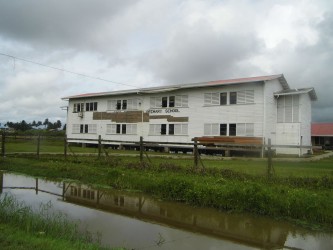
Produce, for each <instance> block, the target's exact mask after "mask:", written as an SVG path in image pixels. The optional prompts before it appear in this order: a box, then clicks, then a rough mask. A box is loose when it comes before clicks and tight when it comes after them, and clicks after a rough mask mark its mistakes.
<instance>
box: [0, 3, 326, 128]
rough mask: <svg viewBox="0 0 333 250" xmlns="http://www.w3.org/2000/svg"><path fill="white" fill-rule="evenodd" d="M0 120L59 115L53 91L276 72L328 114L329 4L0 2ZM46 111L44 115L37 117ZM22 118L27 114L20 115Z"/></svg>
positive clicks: (318, 117)
mask: <svg viewBox="0 0 333 250" xmlns="http://www.w3.org/2000/svg"><path fill="white" fill-rule="evenodd" d="M0 6H1V8H0V53H5V54H11V55H15V56H17V57H21V58H27V59H30V60H31V61H36V62H40V63H42V64H46V65H50V66H54V67H57V68H64V69H67V70H70V71H74V72H78V73H82V74H86V75H91V76H96V77H97V78H103V79H108V80H110V81H111V82H103V81H99V80H95V79H91V78H84V77H80V76H77V75H73V74H68V73H64V72H60V71H59V72H58V71H54V70H51V69H48V68H45V67H41V66H37V65H33V64H29V63H27V62H22V61H19V60H16V61H15V60H13V58H7V57H2V56H0V71H1V74H0V86H1V88H2V89H1V92H0V98H1V102H2V105H1V107H0V122H1V121H4V120H8V119H15V120H20V119H21V117H25V119H27V120H29V119H30V118H34V119H35V118H36V117H38V116H40V117H42V119H44V118H46V117H48V118H51V117H62V119H63V120H64V119H65V114H64V113H62V112H63V111H61V110H60V109H59V106H62V105H64V104H65V103H64V102H63V101H61V97H64V96H68V95H73V94H79V93H85V92H98V91H112V90H118V89H125V88H130V87H129V86H126V85H121V84H116V83H112V81H113V82H120V83H125V84H128V85H131V86H136V87H141V86H145V87H147V86H154V85H161V84H167V83H168V84H174V83H188V82H200V81H208V80H217V79H226V78H237V77H246V76H258V75H266V74H278V73H284V74H285V76H286V78H287V80H288V82H289V84H290V86H291V87H298V88H300V87H311V86H313V87H315V89H316V92H317V94H318V98H319V100H318V102H316V103H314V109H313V119H314V120H315V121H332V122H333V116H332V112H331V110H332V108H333V103H332V101H331V97H330V93H333V92H332V91H333V89H332V87H331V82H330V81H331V79H333V75H332V74H333V73H332V70H331V69H330V68H331V66H332V65H333V55H332V54H333V53H332V52H331V51H333V28H332V27H333V18H332V16H333V2H332V1H328V0H327V1H326V0H318V1H310V0H303V1H289V0H272V1H263V0H257V1H252V0H233V1H231V0H224V1H202V0H182V1H179V0H160V1H155V0H123V1H107V0H96V1H90V0H73V1H55V0H47V1H37V0H26V1H23V2H22V1H6V0H0ZM45 116H46V117H45ZM29 117H30V118H29Z"/></svg>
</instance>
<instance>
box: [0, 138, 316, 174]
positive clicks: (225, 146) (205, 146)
mask: <svg viewBox="0 0 333 250" xmlns="http://www.w3.org/2000/svg"><path fill="white" fill-rule="evenodd" d="M7 138H8V139H12V140H20V139H21V140H32V141H33V142H35V143H36V144H35V146H36V151H35V152H29V153H30V154H35V155H36V157H37V158H38V159H39V157H40V154H41V152H40V151H41V140H45V139H49V140H58V141H63V153H61V155H63V156H64V157H65V159H67V156H68V155H69V154H72V155H75V153H74V152H73V151H72V150H71V148H70V146H69V145H70V144H69V142H73V141H75V142H78V143H82V144H86V143H90V144H95V145H97V150H98V151H97V157H98V158H101V157H102V156H103V155H105V156H106V157H107V156H108V153H107V151H106V150H105V148H104V147H105V146H106V145H127V146H131V147H135V148H137V149H138V150H139V158H140V162H141V163H142V162H143V161H144V155H145V156H146V157H147V159H148V160H149V161H150V159H149V156H148V154H147V149H149V148H163V147H165V148H178V149H180V150H182V149H184V148H185V149H186V150H187V152H191V153H192V155H193V165H194V166H195V167H199V166H200V165H201V166H202V167H204V164H203V162H202V159H201V153H202V152H203V151H207V150H209V151H211V152H214V151H225V152H226V151H230V150H238V151H256V152H261V156H262V157H264V155H266V157H267V175H268V176H271V175H272V173H273V167H272V158H273V155H274V149H276V148H279V147H285V148H299V149H301V148H307V149H311V147H310V146H298V145H295V146H290V145H271V140H270V139H268V144H267V145H265V144H260V143H258V140H256V141H253V140H245V141H244V142H245V143H244V142H243V143H239V140H238V141H236V143H235V142H232V143H231V141H230V139H229V141H218V143H216V142H214V143H212V141H211V140H210V139H209V140H207V138H204V139H203V137H201V138H193V139H192V141H193V142H190V143H181V142H154V141H144V140H143V137H140V140H139V141H119V140H104V139H102V138H101V136H100V135H99V136H98V138H96V139H81V138H66V137H50V136H41V135H38V136H28V137H24V136H21V137H16V136H15V137H13V136H10V135H6V134H5V133H4V132H2V134H1V156H2V157H5V156H6V154H10V153H7V152H6V144H7ZM207 141H208V142H209V143H207ZM237 142H238V143H237ZM251 142H252V143H251ZM264 153H265V154H264Z"/></svg>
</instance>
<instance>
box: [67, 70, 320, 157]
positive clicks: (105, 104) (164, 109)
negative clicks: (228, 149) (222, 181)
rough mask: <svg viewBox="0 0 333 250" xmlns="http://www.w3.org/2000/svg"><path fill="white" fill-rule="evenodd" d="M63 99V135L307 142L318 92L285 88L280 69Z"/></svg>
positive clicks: (161, 140)
mask: <svg viewBox="0 0 333 250" xmlns="http://www.w3.org/2000/svg"><path fill="white" fill-rule="evenodd" d="M63 99H64V100H68V116H67V137H68V138H78V139H97V138H98V136H99V135H101V137H102V139H105V140H117V141H139V138H140V136H142V137H143V138H144V140H145V141H156V142H191V141H192V139H193V138H194V137H215V138H219V137H233V138H237V137H240V138H241V137H243V138H244V137H256V138H262V142H263V143H267V141H268V139H271V142H272V144H273V145H294V146H297V145H302V146H310V145H311V103H312V101H315V100H316V99H317V96H316V93H315V90H314V89H313V88H302V89H292V88H290V87H289V84H288V83H287V81H286V79H285V78H284V76H283V75H282V74H281V75H271V76H259V77H249V78H241V79H231V80H219V81H212V82H200V83H191V84H179V85H170V86H161V87H153V88H142V89H133V90H124V91H113V92H103V93H93V94H81V95H75V96H69V97H65V98H63ZM72 141H73V142H75V140H72ZM77 142H79V141H77ZM80 142H82V141H80ZM87 142H88V141H87ZM277 152H278V153H292V154H294V153H295V154H299V152H301V153H306V152H307V150H306V149H304V150H301V151H300V149H297V148H277Z"/></svg>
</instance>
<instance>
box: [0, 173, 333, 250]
mask: <svg viewBox="0 0 333 250" xmlns="http://www.w3.org/2000/svg"><path fill="white" fill-rule="evenodd" d="M1 175H2V176H1V178H0V180H1V183H0V184H1V189H0V191H1V193H2V194H1V197H3V196H4V195H5V194H11V195H13V196H14V197H15V198H16V199H17V200H19V201H24V202H25V203H26V204H27V205H28V206H32V207H33V208H38V207H39V206H40V204H41V203H43V204H45V203H49V204H52V207H51V208H52V210H55V211H62V212H63V213H65V214H66V215H67V216H68V218H69V219H71V220H78V221H80V228H81V230H86V229H87V230H89V231H90V232H92V233H95V234H97V233H98V235H99V237H100V240H101V243H102V244H103V245H108V246H111V247H118V246H121V247H126V248H128V249H282V248H283V249H332V248H331V247H332V246H333V237H332V236H333V235H332V234H331V233H319V232H313V231H308V230H305V229H303V228H299V227H296V226H293V225H291V224H289V223H285V222H279V221H276V220H271V219H268V218H262V217H253V216H249V215H244V214H229V213H223V212H220V211H218V210H215V209H212V208H195V207H191V206H188V205H185V204H183V203H177V202H165V201H160V200H156V199H154V198H151V197H149V196H146V195H143V194H142V193H134V192H125V191H117V190H110V189H93V188H91V187H89V186H86V185H82V184H77V183H75V182H66V181H65V182H52V181H46V180H43V179H38V178H32V177H27V176H23V175H15V174H11V173H6V172H1Z"/></svg>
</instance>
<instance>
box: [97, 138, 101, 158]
mask: <svg viewBox="0 0 333 250" xmlns="http://www.w3.org/2000/svg"><path fill="white" fill-rule="evenodd" d="M101 154H102V136H101V135H99V136H98V159H99V158H101Z"/></svg>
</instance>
